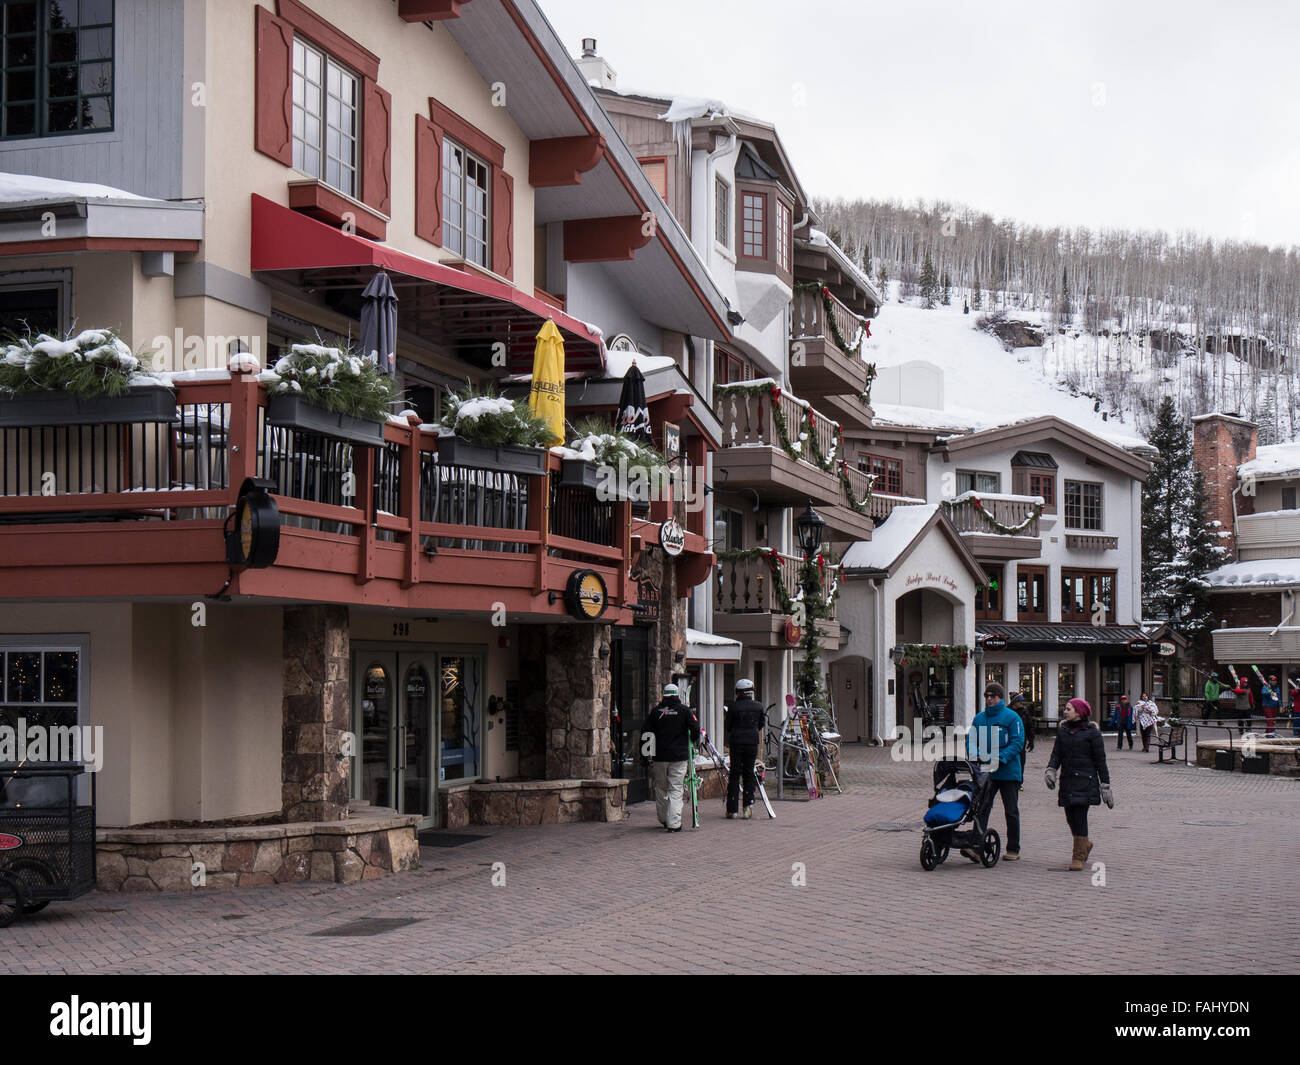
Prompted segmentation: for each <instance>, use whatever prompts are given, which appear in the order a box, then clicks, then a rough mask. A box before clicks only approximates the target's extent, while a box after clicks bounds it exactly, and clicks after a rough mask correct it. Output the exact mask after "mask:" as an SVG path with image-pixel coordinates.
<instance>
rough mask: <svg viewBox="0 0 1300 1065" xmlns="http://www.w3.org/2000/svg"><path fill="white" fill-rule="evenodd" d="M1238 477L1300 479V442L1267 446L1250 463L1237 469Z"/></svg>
mask: <svg viewBox="0 0 1300 1065" xmlns="http://www.w3.org/2000/svg"><path fill="white" fill-rule="evenodd" d="M1237 476H1238V477H1263V478H1269V477H1300V442H1295V443H1290V444H1265V445H1264V446H1263V447H1261V448H1259V449H1258V450H1257V451H1256V452H1255V457H1254V458H1253V459H1251V460H1250V461H1249V462H1243V463H1242V464H1241V465H1240V466H1238V467H1237Z"/></svg>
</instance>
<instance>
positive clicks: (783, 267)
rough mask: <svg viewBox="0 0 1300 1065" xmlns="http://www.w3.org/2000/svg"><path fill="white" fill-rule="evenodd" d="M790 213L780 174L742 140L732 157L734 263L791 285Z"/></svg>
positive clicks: (791, 207) (791, 204) (791, 203)
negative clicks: (733, 158) (738, 149)
mask: <svg viewBox="0 0 1300 1065" xmlns="http://www.w3.org/2000/svg"><path fill="white" fill-rule="evenodd" d="M719 202H721V201H719ZM793 217H794V197H793V196H792V195H791V194H790V192H789V191H788V190H787V189H786V188H785V186H784V185H783V184H782V183H781V178H780V175H779V174H778V173H777V172H776V171H775V170H773V169H772V168H771V167H770V166H768V165H767V164H766V163H764V162H763V160H762V159H760V158H759V157H758V153H757V152H756V150H755V149H754V147H753V146H752V145H750V144H746V145H745V146H744V147H743V148H742V149H741V152H740V158H739V159H737V160H736V206H735V225H736V252H737V263H736V265H737V267H738V268H739V269H741V270H746V271H749V272H751V273H767V274H775V275H776V276H777V277H778V278H780V279H781V280H782V281H784V282H785V283H786V284H787V285H793V284H794V276H793V274H792V272H791V268H792V266H793V262H794V253H793V249H792V248H791V244H790V242H791V239H792V232H791V226H790V220H791V218H793Z"/></svg>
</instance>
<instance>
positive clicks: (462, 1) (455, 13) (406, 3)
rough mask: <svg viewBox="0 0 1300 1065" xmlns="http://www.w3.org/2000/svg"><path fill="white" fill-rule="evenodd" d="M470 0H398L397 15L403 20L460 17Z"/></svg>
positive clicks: (436, 19)
mask: <svg viewBox="0 0 1300 1065" xmlns="http://www.w3.org/2000/svg"><path fill="white" fill-rule="evenodd" d="M469 2H470V0H397V17H398V18H400V19H401V20H402V21H403V22H444V21H446V20H447V19H453V18H460V9H461V8H462V7H464V6H465V5H466V4H468V3H469Z"/></svg>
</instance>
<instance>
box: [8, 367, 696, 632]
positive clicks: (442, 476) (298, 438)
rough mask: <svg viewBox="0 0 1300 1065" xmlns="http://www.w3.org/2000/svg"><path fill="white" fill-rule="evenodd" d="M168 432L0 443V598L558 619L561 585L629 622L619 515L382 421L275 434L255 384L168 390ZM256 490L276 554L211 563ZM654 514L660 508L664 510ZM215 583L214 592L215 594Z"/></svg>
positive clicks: (37, 432)
mask: <svg viewBox="0 0 1300 1065" xmlns="http://www.w3.org/2000/svg"><path fill="white" fill-rule="evenodd" d="M175 395H176V410H177V413H176V416H175V418H174V419H172V420H171V421H169V422H154V423H125V424H114V425H94V426H46V427H32V428H4V429H0V598H12V599H50V598H63V597H77V598H94V597H97V596H140V595H150V596H164V597H165V596H186V597H196V598H198V597H201V596H203V595H205V594H210V593H216V592H218V591H219V590H224V591H225V592H226V593H227V594H230V595H232V596H236V597H248V598H251V597H257V598H262V599H265V600H274V599H282V600H299V601H309V602H311V601H316V602H338V603H352V604H359V605H367V604H369V605H376V606H384V607H390V608H403V607H409V608H412V609H421V610H427V611H428V612H430V613H436V612H443V611H489V610H492V609H494V606H493V604H494V603H503V604H504V605H505V606H506V608H507V609H508V610H509V611H510V612H511V614H512V615H516V616H527V615H530V614H532V615H545V616H553V615H557V614H562V613H563V611H564V605H563V601H562V595H561V596H560V598H559V599H558V600H557V601H553V600H556V596H553V595H552V594H551V593H553V592H555V593H563V591H564V588H565V586H566V584H567V582H568V579H569V577H570V575H571V574H572V573H573V571H574V570H575V569H579V568H585V569H592V570H595V571H596V572H597V573H599V574H600V575H601V576H602V578H603V579H604V581H605V584H606V588H607V593H608V602H609V610H608V611H607V612H606V615H605V617H606V619H607V620H614V621H619V620H628V619H629V618H630V616H631V614H630V611H629V610H628V609H627V608H628V607H630V606H631V605H632V604H633V603H635V601H636V592H635V585H634V584H631V583H630V582H628V580H627V577H626V574H627V569H628V561H629V559H628V532H627V530H628V528H629V525H630V523H631V510H630V508H631V504H630V503H629V502H624V501H602V500H600V499H598V498H597V493H596V490H595V489H593V488H584V487H581V486H571V485H564V484H561V478H560V469H561V467H560V460H559V458H558V457H557V456H554V455H549V454H548V455H547V456H546V466H547V468H546V470H545V471H544V472H543V473H541V474H539V475H525V474H519V473H512V472H504V471H503V470H500V469H488V468H478V467H470V466H463V465H462V466H457V465H449V464H447V463H445V462H440V461H439V458H440V456H439V439H440V438H439V436H438V434H437V433H436V432H432V431H426V430H424V429H421V428H420V427H418V426H414V425H407V424H400V423H397V422H389V423H388V424H386V425H385V426H384V427H383V442H382V444H380V443H376V445H374V446H369V445H363V444H355V443H351V442H348V441H346V440H343V439H339V438H335V437H332V436H327V435H321V434H318V433H314V432H305V431H302V430H300V429H293V428H285V427H283V426H280V425H274V424H272V423H271V422H270V421H268V419H267V409H266V403H267V396H266V392H265V389H264V388H263V387H262V386H261V385H259V384H258V383H257V382H256V380H255V379H254V378H252V377H250V376H247V375H243V374H234V375H231V376H230V377H228V378H222V379H219V380H202V381H181V382H178V383H177V384H176V386H175ZM250 477H257V478H263V479H265V480H266V481H269V482H270V483H271V485H272V487H271V488H270V489H269V492H270V496H271V498H272V499H273V500H274V501H275V503H276V506H277V508H278V511H279V518H280V545H279V550H278V554H277V555H276V558H275V561H274V564H273V565H271V566H269V567H267V568H264V569H252V568H236V569H235V570H234V571H233V573H232V572H231V571H230V570H229V567H228V566H227V563H226V548H225V536H224V526H225V525H226V523H227V519H228V516H229V514H230V513H231V508H232V507H233V505H234V504H235V502H236V497H237V494H238V491H239V489H240V486H241V485H242V484H243V483H244V481H245V479H246V478H250ZM662 505H663V506H668V505H670V504H662ZM228 577H230V584H229V586H228V587H225V588H224V589H223V585H224V584H225V582H226V580H227V578H228Z"/></svg>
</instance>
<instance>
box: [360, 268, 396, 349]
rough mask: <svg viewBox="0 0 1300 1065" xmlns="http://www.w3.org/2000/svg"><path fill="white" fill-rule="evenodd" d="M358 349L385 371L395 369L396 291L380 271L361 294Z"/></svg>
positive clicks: (386, 276) (385, 275)
mask: <svg viewBox="0 0 1300 1065" xmlns="http://www.w3.org/2000/svg"><path fill="white" fill-rule="evenodd" d="M361 352H362V354H363V355H364V356H365V357H366V358H368V359H372V360H373V361H374V363H375V365H377V366H378V367H379V368H380V369H381V370H383V371H384V372H385V373H388V374H392V373H395V372H396V370H397V293H396V292H394V291H393V283H392V282H391V281H390V280H388V275H387V274H386V273H384V272H383V271H382V270H380V271H379V273H377V274H375V276H374V277H372V278H371V279H370V283H369V284H368V285H366V287H365V290H364V291H363V292H362V293H361Z"/></svg>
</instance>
